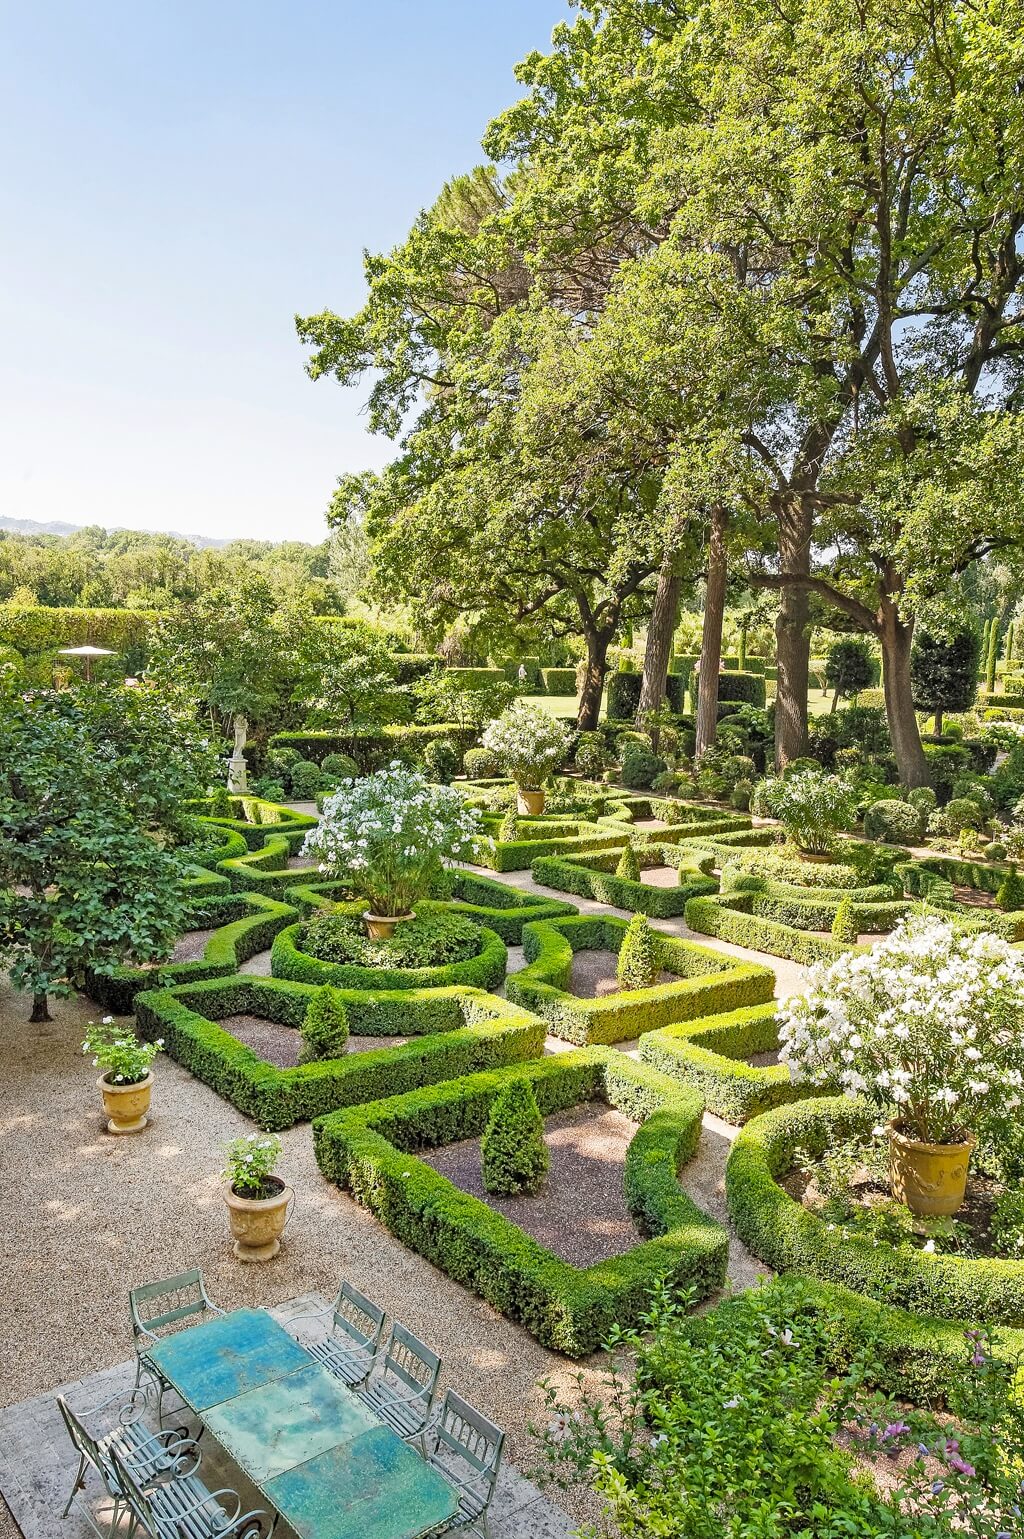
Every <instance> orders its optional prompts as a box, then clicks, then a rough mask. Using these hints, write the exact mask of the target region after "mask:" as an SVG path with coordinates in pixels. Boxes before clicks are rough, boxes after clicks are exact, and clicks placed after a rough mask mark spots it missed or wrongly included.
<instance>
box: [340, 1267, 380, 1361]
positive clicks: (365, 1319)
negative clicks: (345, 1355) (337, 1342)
mask: <svg viewBox="0 0 1024 1539" xmlns="http://www.w3.org/2000/svg"><path fill="white" fill-rule="evenodd" d="M334 1326H335V1329H336V1330H338V1331H340V1332H341V1334H342V1335H343V1336H347V1337H348V1338H349V1340H350V1341H353V1342H355V1344H356V1346H358V1347H362V1348H363V1349H364V1350H366V1351H369V1352H376V1351H377V1348H378V1347H379V1346H380V1338H381V1335H382V1333H383V1330H384V1311H383V1309H378V1307H377V1305H376V1304H372V1303H371V1302H370V1300H369V1299H368V1298H366V1297H365V1296H364V1295H363V1294H362V1293H360V1292H359V1290H358V1288H353V1286H352V1284H351V1283H348V1282H343V1283H342V1285H341V1287H340V1289H339V1290H338V1297H337V1299H336V1300H335V1303H334Z"/></svg>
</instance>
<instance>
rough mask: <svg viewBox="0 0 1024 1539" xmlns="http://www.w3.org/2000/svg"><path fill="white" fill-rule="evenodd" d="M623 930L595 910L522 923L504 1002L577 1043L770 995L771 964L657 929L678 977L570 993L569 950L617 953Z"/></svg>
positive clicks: (662, 951)
mask: <svg viewBox="0 0 1024 1539" xmlns="http://www.w3.org/2000/svg"><path fill="white" fill-rule="evenodd" d="M626 928H627V926H626V922H625V920H623V919H613V918H611V917H608V918H603V917H601V916H599V915H586V916H582V917H580V918H577V919H557V920H554V921H553V922H550V923H540V924H528V925H526V926H525V927H524V929H523V949H524V952H525V954H526V961H527V966H526V967H525V968H523V970H522V971H521V972H518V973H512V974H511V975H510V976H509V978H508V980H507V982H506V985H505V990H506V993H507V994H508V997H509V999H514V1000H515V1001H516V1002H517V1003H518V1004H521V1005H523V1006H524V1007H525V1008H526V1009H527V1010H534V1011H536V1013H537V1014H538V1015H542V1016H543V1017H544V1019H545V1020H546V1021H548V1023H549V1026H550V1030H551V1031H552V1032H553V1033H554V1035H555V1036H558V1037H563V1038H564V1039H565V1040H566V1041H567V1042H575V1043H579V1044H581V1045H582V1044H585V1043H611V1042H625V1041H628V1040H630V1039H632V1038H633V1037H639V1036H642V1035H643V1033H644V1032H647V1031H654V1030H656V1028H657V1027H659V1026H668V1025H670V1024H671V1023H672V1022H674V1021H686V1020H693V1019H695V1018H696V1017H698V1016H705V1015H714V1014H716V1013H717V1012H718V1011H721V1010H732V1009H738V1008H739V1007H740V1006H741V1005H757V1004H762V1003H763V1002H764V1001H766V1000H769V999H771V997H772V995H773V993H774V989H775V975H774V973H773V972H772V970H771V968H769V967H761V966H759V965H758V964H757V963H756V962H738V961H735V960H734V959H733V958H732V957H727V956H723V955H722V953H721V952H720V951H710V950H708V948H707V947H705V946H695V945H694V944H693V942H692V941H684V940H677V939H676V938H675V937H674V936H670V935H661V934H657V933H656V944H657V950H658V954H659V958H660V961H661V964H662V967H663V968H664V969H665V970H666V971H667V972H672V973H675V974H677V975H678V979H677V981H675V982H672V983H656V984H654V985H653V986H652V987H651V988H648V989H627V990H623V991H622V992H621V993H618V994H609V995H606V996H605V997H604V998H601V999H586V998H582V997H580V996H578V995H575V994H572V993H570V992H569V984H570V982H571V979H572V959H573V953H574V952H576V951H614V952H618V950H619V948H620V946H621V945H622V941H623V937H624V936H625V933H626Z"/></svg>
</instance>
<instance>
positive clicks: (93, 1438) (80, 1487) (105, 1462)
mask: <svg viewBox="0 0 1024 1539" xmlns="http://www.w3.org/2000/svg"><path fill="white" fill-rule="evenodd" d="M115 1405H117V1406H118V1410H117V1412H116V1415H115V1416H114V1419H113V1424H112V1425H110V1424H109V1423H110V1416H109V1414H108V1415H107V1416H105V1417H104V1418H103V1422H104V1424H105V1425H106V1430H101V1428H100V1427H99V1426H96V1425H93V1427H92V1430H90V1428H89V1427H87V1426H86V1424H85V1422H83V1421H82V1417H83V1416H87V1417H88V1418H89V1419H90V1421H91V1422H92V1421H93V1420H94V1418H95V1417H96V1416H98V1415H99V1413H101V1412H108V1413H109V1412H110V1411H111V1409H112V1408H113V1407H114V1406H115ZM57 1408H58V1410H59V1411H60V1414H61V1417H62V1418H63V1421H64V1425H65V1427H66V1428H67V1430H68V1436H69V1437H70V1439H71V1442H72V1445H73V1447H74V1449H75V1452H76V1453H77V1454H78V1471H77V1473H76V1475H75V1480H74V1484H73V1485H72V1487H71V1495H70V1496H69V1497H68V1500H67V1505H66V1506H65V1508H64V1511H63V1512H62V1513H61V1517H62V1518H66V1517H67V1515H68V1513H69V1512H70V1511H71V1507H72V1504H73V1503H74V1500H75V1498H76V1496H78V1495H79V1494H80V1493H82V1492H84V1490H85V1485H86V1478H87V1476H88V1473H89V1470H90V1469H93V1470H95V1472H96V1474H97V1475H98V1476H99V1479H100V1482H101V1484H102V1486H103V1489H104V1490H105V1492H106V1494H107V1496H108V1497H109V1499H110V1501H111V1504H112V1506H111V1515H110V1526H109V1530H108V1531H109V1533H111V1534H113V1533H115V1532H116V1531H117V1528H118V1524H119V1521H120V1517H121V1513H122V1508H123V1496H122V1494H121V1490H120V1487H119V1485H118V1481H117V1477H116V1475H115V1472H114V1464H113V1456H114V1454H115V1453H116V1455H117V1457H118V1459H119V1460H120V1461H121V1463H122V1464H123V1465H124V1467H125V1468H126V1469H127V1470H129V1471H130V1472H131V1474H132V1476H133V1478H134V1479H135V1480H137V1481H138V1482H139V1483H140V1484H141V1485H145V1484H148V1483H149V1482H150V1481H152V1480H157V1479H162V1478H165V1477H168V1476H170V1475H178V1476H181V1475H189V1474H191V1473H192V1472H193V1471H194V1470H195V1469H197V1468H198V1466H199V1459H200V1454H199V1449H198V1448H197V1447H196V1445H195V1443H194V1442H192V1440H191V1439H190V1438H187V1437H184V1436H182V1434H181V1432H180V1431H177V1430H175V1431H170V1430H169V1431H166V1432H164V1431H161V1432H151V1431H150V1430H149V1428H148V1427H147V1426H146V1425H145V1424H144V1422H143V1421H142V1420H141V1418H140V1412H141V1406H140V1405H139V1404H138V1402H137V1400H131V1401H129V1402H128V1403H127V1404H125V1403H124V1392H123V1391H118V1392H117V1394H115V1395H111V1396H109V1397H108V1398H107V1399H106V1400H101V1401H99V1403H98V1404H96V1405H94V1406H90V1407H89V1409H88V1410H83V1411H81V1412H75V1411H73V1410H72V1409H71V1407H70V1405H68V1402H67V1401H66V1400H65V1398H64V1396H63V1395H58V1396H57ZM83 1511H84V1514H85V1516H86V1518H87V1520H88V1522H89V1524H90V1526H91V1527H92V1528H93V1529H94V1530H95V1531H96V1532H100V1529H99V1525H98V1524H97V1522H96V1521H95V1518H94V1517H93V1514H92V1512H91V1510H90V1509H89V1507H88V1506H87V1505H84V1506H83Z"/></svg>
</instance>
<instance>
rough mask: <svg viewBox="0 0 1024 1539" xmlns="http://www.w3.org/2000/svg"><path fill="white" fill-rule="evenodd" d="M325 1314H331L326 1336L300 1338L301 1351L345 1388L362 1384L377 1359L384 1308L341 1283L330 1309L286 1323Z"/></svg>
mask: <svg viewBox="0 0 1024 1539" xmlns="http://www.w3.org/2000/svg"><path fill="white" fill-rule="evenodd" d="M327 1314H331V1316H332V1319H331V1325H330V1329H329V1331H328V1333H327V1335H326V1336H325V1337H324V1338H323V1339H322V1340H321V1341H311V1342H307V1341H304V1342H303V1343H302V1347H303V1350H304V1351H306V1352H308V1353H309V1355H310V1357H312V1358H313V1359H314V1360H315V1361H316V1362H318V1363H321V1364H322V1365H323V1366H324V1367H325V1368H327V1369H329V1371H330V1372H331V1373H333V1374H334V1376H335V1378H338V1379H340V1380H341V1382H342V1383H343V1384H345V1385H347V1386H348V1388H349V1389H356V1388H357V1387H358V1386H359V1385H361V1384H365V1383H366V1380H367V1379H368V1378H369V1376H370V1373H371V1372H372V1370H373V1365H374V1363H375V1362H376V1360H377V1354H378V1353H379V1351H380V1344H381V1337H382V1336H383V1334H384V1311H383V1309H380V1308H378V1306H377V1305H376V1304H373V1303H371V1302H370V1300H369V1299H368V1298H366V1296H365V1295H364V1294H362V1293H360V1292H359V1290H358V1288H353V1286H352V1284H351V1283H349V1282H343V1283H342V1285H341V1287H340V1288H339V1289H338V1297H337V1298H336V1299H335V1301H334V1304H333V1306H332V1307H331V1308H330V1309H326V1310H324V1309H321V1310H313V1311H310V1313H308V1314H304V1315H296V1316H295V1317H294V1318H293V1319H291V1320H289V1321H288V1324H289V1325H297V1324H298V1323H299V1322H300V1321H302V1320H322V1319H323V1318H324V1316H325V1315H327Z"/></svg>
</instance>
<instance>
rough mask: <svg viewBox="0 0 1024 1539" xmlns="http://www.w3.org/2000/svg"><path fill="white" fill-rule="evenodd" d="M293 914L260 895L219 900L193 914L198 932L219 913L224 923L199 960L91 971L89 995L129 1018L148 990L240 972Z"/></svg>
mask: <svg viewBox="0 0 1024 1539" xmlns="http://www.w3.org/2000/svg"><path fill="white" fill-rule="evenodd" d="M295 912H296V911H295V909H294V907H293V906H292V905H291V904H290V903H280V902H278V901H276V900H275V899H273V898H268V897H265V896H264V895H263V894H262V893H258V892H245V893H231V894H230V895H225V896H221V897H215V898H213V899H212V900H211V902H210V903H209V904H208V905H207V907H206V909H205V911H201V912H199V913H197V914H196V915H195V918H196V921H197V923H196V928H197V929H199V928H205V926H204V925H203V924H202V921H203V920H204V919H210V918H213V919H216V918H217V916H218V915H221V914H223V916H224V922H223V923H222V924H221V926H220V928H219V929H218V930H216V931H215V932H214V934H213V935H211V936H210V939H209V940H208V941H207V943H206V948H205V950H204V951H203V955H202V957H200V958H199V959H198V960H196V961H194V962H166V963H163V964H161V965H160V966H159V967H115V968H114V970H113V972H110V973H94V972H89V973H88V974H87V976H86V993H87V994H88V995H89V998H90V999H93V1000H95V1001H96V1003H97V1004H98V1005H101V1006H102V1007H103V1009H104V1010H109V1011H111V1013H112V1014H114V1015H131V1014H132V1012H133V1010H134V1009H135V1000H136V996H137V995H139V994H141V993H143V992H144V991H145V990H148V989H154V988H161V989H164V988H172V987H174V986H176V985H178V984H184V983H193V982H198V981H199V980H201V979H204V978H222V977H224V976H226V975H228V974H230V973H236V972H237V971H238V969H239V967H240V966H241V965H242V963H243V962H247V961H248V960H249V958H250V957H254V956H255V955H256V953H257V952H258V951H265V950H266V949H267V947H268V946H269V945H270V943H271V942H272V940H273V939H274V936H275V935H276V934H277V933H278V931H279V930H282V929H283V928H284V926H285V925H287V924H290V923H291V922H292V921H293V920H294V918H295Z"/></svg>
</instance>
